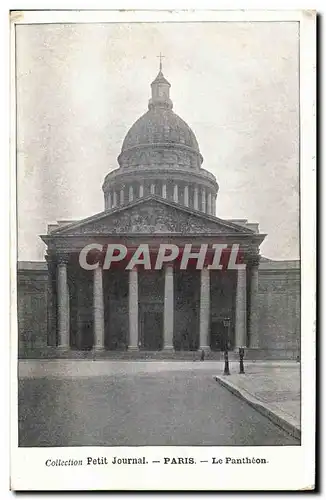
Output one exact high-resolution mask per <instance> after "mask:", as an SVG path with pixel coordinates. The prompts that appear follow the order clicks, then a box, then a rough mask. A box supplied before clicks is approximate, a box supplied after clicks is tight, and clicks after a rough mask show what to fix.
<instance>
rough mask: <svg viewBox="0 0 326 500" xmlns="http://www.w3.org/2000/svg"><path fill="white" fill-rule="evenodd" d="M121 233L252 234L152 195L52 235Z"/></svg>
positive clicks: (238, 226)
mask: <svg viewBox="0 0 326 500" xmlns="http://www.w3.org/2000/svg"><path fill="white" fill-rule="evenodd" d="M123 233H124V234H125V233H131V234H132V233H134V234H155V233H156V234H160V233H161V234H166V233H172V234H173V233H176V234H198V233H202V234H210V233H211V234H216V233H223V234H227V233H228V234H231V233H240V234H241V233H249V234H253V231H251V230H250V229H247V228H244V227H243V226H240V225H237V224H234V223H230V222H228V221H223V220H222V219H218V218H217V217H213V216H210V215H206V214H203V213H201V212H198V211H195V210H192V209H188V208H186V207H183V206H180V205H178V204H176V203H173V202H170V201H167V200H165V199H163V198H162V199H160V198H158V197H155V196H151V197H147V198H142V199H141V200H137V201H135V202H133V203H130V204H128V205H125V206H123V207H120V208H117V209H115V210H110V211H106V212H101V213H100V214H97V215H94V216H93V217H90V218H88V219H84V220H82V221H80V222H78V223H73V224H71V225H69V226H65V227H62V228H59V229H57V230H55V231H53V232H52V233H51V235H53V236H55V235H56V234H58V235H59V234H60V235H76V236H77V235H95V234H97V235H102V234H103V235H106V234H123Z"/></svg>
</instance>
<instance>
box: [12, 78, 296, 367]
mask: <svg viewBox="0 0 326 500" xmlns="http://www.w3.org/2000/svg"><path fill="white" fill-rule="evenodd" d="M151 94H152V95H151V98H150V100H149V103H148V111H147V112H146V113H145V114H144V115H143V116H141V117H140V118H139V119H138V120H137V121H136V122H135V124H134V125H133V126H132V127H131V129H130V130H129V132H128V133H127V135H126V137H125V139H124V142H123V145H122V149H121V153H120V155H119V157H118V163H119V167H118V168H117V169H115V170H113V171H111V172H110V173H108V174H107V176H106V177H105V180H104V183H103V194H104V211H103V212H101V213H99V214H96V215H94V216H92V217H89V218H87V219H84V220H81V221H73V222H67V221H60V222H58V223H57V224H52V225H49V226H48V233H47V234H46V235H42V236H41V237H42V239H43V241H44V243H45V244H46V248H47V250H46V256H45V259H46V263H45V262H44V263H34V264H33V263H22V262H21V263H18V329H19V351H20V355H21V356H29V355H42V356H47V355H50V353H51V355H52V356H61V355H66V356H73V355H74V353H78V352H88V351H91V352H95V353H96V352H98V353H102V354H103V353H106V354H107V355H109V353H134V354H133V355H135V356H137V355H139V356H141V355H142V353H144V352H145V353H160V354H161V356H162V357H164V356H171V355H175V356H177V355H180V356H182V355H183V354H184V353H187V352H193V351H197V350H205V351H206V352H207V353H211V355H212V356H213V354H212V353H219V352H222V351H223V350H224V349H225V346H226V345H227V346H228V348H229V349H230V350H236V349H237V348H239V347H245V348H246V349H247V353H248V355H250V356H251V357H256V358H257V359H258V358H261V357H290V358H293V357H296V356H298V354H299V349H300V267H299V263H298V262H296V261H287V262H275V261H270V260H268V259H264V258H261V256H260V251H259V247H260V245H261V243H262V241H263V240H264V238H265V236H266V235H264V234H261V233H260V232H259V229H258V224H256V223H250V222H248V221H247V220H246V219H241V220H222V219H220V218H218V217H217V216H216V199H217V195H218V190H219V186H218V183H217V181H216V179H215V176H214V175H212V174H211V173H210V172H208V171H207V170H205V169H204V168H202V163H203V157H202V155H201V154H200V150H199V146H198V143H197V140H196V137H195V135H194V133H193V131H192V130H191V129H190V127H189V126H188V125H187V124H186V123H185V122H184V121H183V120H182V119H181V118H180V117H179V116H178V115H177V114H175V113H174V112H173V110H172V108H173V104H172V101H171V99H170V83H169V82H168V81H167V80H166V79H165V77H164V75H163V73H162V69H161V68H160V71H159V73H158V75H157V77H156V79H155V80H154V81H153V82H152V84H151ZM162 244H165V245H166V244H168V245H176V246H177V247H178V248H179V249H180V256H181V255H183V254H184V252H185V249H186V246H187V245H191V247H190V248H191V252H192V253H193V254H196V252H197V254H198V253H199V252H200V249H201V248H202V246H203V245H207V252H206V257H205V259H206V260H205V261H204V263H203V266H201V267H202V268H200V269H197V267H198V266H197V265H196V263H197V262H198V259H197V260H196V259H195V257H194V255H192V256H190V257H192V258H190V260H189V265H188V266H187V268H186V269H181V267H182V266H180V259H176V260H174V261H173V262H167V263H165V264H164V265H163V266H162V268H161V269H157V270H155V269H153V268H151V269H148V268H146V266H144V265H141V264H139V263H138V265H135V266H132V267H131V268H129V269H128V268H126V265H125V262H123V261H121V262H119V263H116V265H115V266H112V267H111V268H109V269H105V266H103V256H102V253H103V252H102V253H101V252H100V253H99V254H98V255H97V257H96V255H95V254H94V255H95V260H96V259H97V266H96V267H95V266H94V268H93V269H84V268H83V267H82V266H81V265H80V254H81V251H82V250H83V249H84V248H85V247H86V246H89V248H91V247H92V246H93V247H94V248H97V249H99V248H101V249H103V251H104V250H105V249H106V248H107V245H117V246H119V245H123V246H124V247H126V248H127V249H128V253H130V254H133V253H134V252H135V251H136V249H137V248H138V247H139V245H145V246H147V248H148V252H149V255H150V259H155V258H157V255H158V253H159V249H160V245H162ZM216 244H220V245H225V252H224V254H223V255H224V257H222V260H221V265H220V266H219V267H220V268H216V267H217V266H215V267H214V266H213V265H212V259H213V258H214V255H213V251H212V246H213V245H216ZM231 248H239V249H240V251H239V255H238V261H237V262H238V264H239V263H241V264H245V267H244V266H242V267H241V266H240V267H239V268H237V266H233V268H232V269H230V266H228V265H227V259H230V252H229V249H231ZM94 255H93V257H94ZM223 258H224V259H226V260H225V262H223ZM37 353H38V354H37Z"/></svg>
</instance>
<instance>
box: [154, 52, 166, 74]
mask: <svg viewBox="0 0 326 500" xmlns="http://www.w3.org/2000/svg"><path fill="white" fill-rule="evenodd" d="M156 57H159V59H160V72H161V71H162V59H164V57H165V56H163V55H162V53H161V52H160V55H159V56H156Z"/></svg>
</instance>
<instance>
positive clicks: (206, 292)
mask: <svg viewBox="0 0 326 500" xmlns="http://www.w3.org/2000/svg"><path fill="white" fill-rule="evenodd" d="M209 319H210V279H209V270H208V269H207V267H204V268H203V269H202V271H201V273H200V316H199V349H200V350H202V349H204V350H205V351H207V350H209V349H210V340H209V330H210V325H209V323H210V321H209Z"/></svg>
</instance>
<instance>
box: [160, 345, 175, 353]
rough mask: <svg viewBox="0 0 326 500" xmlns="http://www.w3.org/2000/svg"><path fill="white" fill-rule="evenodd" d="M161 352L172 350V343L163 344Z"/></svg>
mask: <svg viewBox="0 0 326 500" xmlns="http://www.w3.org/2000/svg"><path fill="white" fill-rule="evenodd" d="M162 351H163V352H167V351H168V352H174V346H173V345H165V346H164V347H163V349H162Z"/></svg>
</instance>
